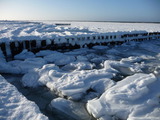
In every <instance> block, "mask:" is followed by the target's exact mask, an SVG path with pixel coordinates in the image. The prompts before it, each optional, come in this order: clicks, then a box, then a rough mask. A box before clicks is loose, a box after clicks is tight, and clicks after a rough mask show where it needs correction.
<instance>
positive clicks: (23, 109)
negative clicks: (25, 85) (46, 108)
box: [0, 75, 48, 120]
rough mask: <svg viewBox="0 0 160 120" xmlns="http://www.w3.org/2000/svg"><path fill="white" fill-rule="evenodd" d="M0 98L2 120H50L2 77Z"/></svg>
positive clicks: (0, 79)
mask: <svg viewBox="0 0 160 120" xmlns="http://www.w3.org/2000/svg"><path fill="white" fill-rule="evenodd" d="M0 96H1V97H0V119H1V120H48V118H47V117H46V116H44V115H43V114H42V113H41V112H40V110H39V108H38V106H37V105H36V104H35V103H34V102H31V101H29V100H27V99H26V98H25V97H24V96H23V95H22V94H21V93H19V92H18V90H17V89H16V88H15V87H14V86H13V85H11V84H10V83H8V82H7V81H6V80H5V79H4V78H3V77H2V76H1V75H0Z"/></svg>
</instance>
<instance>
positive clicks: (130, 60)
mask: <svg viewBox="0 0 160 120" xmlns="http://www.w3.org/2000/svg"><path fill="white" fill-rule="evenodd" d="M5 23H6V22H5V21H0V26H2V27H1V28H0V33H2V34H0V41H3V40H4V41H5V40H11V41H12V40H20V38H23V39H21V40H25V39H26V38H27V39H28V38H30V39H31V40H32V39H46V38H47V39H48V38H52V37H54V36H57V35H58V36H66V35H68V36H70V35H75V34H77V35H78V34H79V35H82V34H84V35H88V34H97V33H98V34H99V33H103V32H105V31H106V29H107V28H106V27H104V28H103V25H104V24H106V23H101V24H102V26H101V25H99V26H101V29H99V28H98V27H97V25H95V28H94V26H92V25H93V24H95V23H90V24H89V25H88V28H86V27H85V26H87V25H85V24H87V23H83V25H81V24H82V23H79V24H77V25H78V27H73V26H72V25H74V24H75V23H73V24H72V25H71V27H64V26H63V27H61V26H58V27H57V26H55V25H53V23H50V24H48V23H47V24H46V23H37V22H35V23H34V22H9V23H7V24H5ZM79 25H80V26H83V27H79ZM111 25H112V24H111ZM123 25H124V23H119V24H118V23H116V24H115V25H113V26H112V28H110V29H111V30H110V32H111V31H112V32H113V31H116V30H117V29H116V28H115V27H116V26H118V28H119V29H120V30H121V29H122V28H124V27H126V29H125V28H124V30H127V31H130V30H131V31H132V30H145V31H150V32H154V31H160V30H159V28H160V27H159V24H158V25H157V24H138V23H137V24H134V25H133V24H132V25H131V24H126V26H123ZM139 25H140V26H141V27H139V29H138V26H139ZM146 25H147V26H146ZM106 26H109V24H107V25H106ZM122 26H123V27H122ZM159 64H160V41H159V40H158V39H157V40H150V41H143V42H134V41H130V42H128V43H124V44H122V45H121V46H118V45H115V46H111V45H108V46H94V47H93V48H90V49H89V48H80V49H75V50H70V51H68V52H66V51H63V52H58V51H52V50H41V51H39V52H37V53H32V52H31V51H28V50H27V49H25V50H23V51H22V52H21V53H20V54H17V55H15V56H14V60H12V61H6V60H5V59H4V55H3V54H2V51H1V50H0V73H7V74H22V75H23V78H22V80H21V82H22V84H23V85H24V87H33V88H34V87H38V86H45V87H47V88H49V89H50V90H51V91H52V92H55V93H56V94H57V96H58V97H59V98H56V99H53V100H52V101H51V103H50V105H49V106H50V107H53V108H57V109H59V110H60V111H63V112H64V113H66V114H69V115H70V116H72V117H74V118H76V117H80V115H84V116H82V118H83V119H85V118H87V119H88V118H89V119H90V117H88V116H87V115H86V112H84V113H85V114H84V113H81V112H80V111H78V110H82V111H85V108H84V106H83V105H84V104H86V108H87V110H88V112H89V114H90V115H93V116H94V117H95V118H96V119H100V120H106V119H107V120H115V119H126V120H139V119H147V120H159V118H160V116H159V115H160V110H159V108H160V103H159V102H160V98H159V97H160V89H159V87H158V86H159V84H160V71H159V69H160V65H159ZM0 89H1V90H0V96H2V97H1V99H0V111H1V110H2V111H6V112H7V113H6V112H0V117H1V118H2V119H18V118H20V117H22V118H23V119H36V118H38V119H43V120H44V119H47V117H45V116H44V115H42V114H41V113H40V111H39V109H38V107H37V106H36V105H35V104H34V103H33V102H30V101H28V100H27V99H26V98H25V97H24V96H23V95H21V93H19V92H18V91H17V89H16V88H15V87H14V86H13V85H11V84H9V83H8V82H7V81H6V80H5V79H4V78H3V77H0ZM75 101H76V102H82V104H81V103H75ZM19 105H20V107H18V106H19ZM78 105H81V106H80V109H78ZM8 106H9V107H8ZM23 107H24V108H25V109H22V108H23ZM67 108H68V111H66V109H67ZM30 109H31V112H30V111H29V110H30ZM73 109H74V110H73ZM22 110H23V111H22ZM15 111H16V112H17V114H15V113H16V112H15ZM24 113H25V114H24ZM79 113H80V115H78V114H79ZM19 114H21V116H19ZM3 117H4V118H3ZM1 118H0V119H1ZM77 119H78V118H77ZM79 119H80V118H79Z"/></svg>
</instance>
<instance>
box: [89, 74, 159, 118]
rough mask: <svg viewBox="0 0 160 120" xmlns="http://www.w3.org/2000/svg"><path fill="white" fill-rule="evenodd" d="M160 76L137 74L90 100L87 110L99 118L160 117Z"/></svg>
mask: <svg viewBox="0 0 160 120" xmlns="http://www.w3.org/2000/svg"><path fill="white" fill-rule="evenodd" d="M157 84H160V80H159V79H157V78H156V77H155V76H154V75H153V74H142V73H139V74H135V75H133V76H129V77H127V78H125V79H123V80H122V81H120V82H118V83H117V84H116V85H115V86H113V87H111V88H109V89H108V90H106V91H105V93H103V94H102V96H101V97H100V98H99V99H94V100H91V101H89V102H88V103H87V110H88V112H89V113H90V114H92V115H93V116H94V117H95V118H97V119H101V120H106V119H107V120H112V116H114V117H115V118H119V119H125V120H138V119H149V120H158V119H159V118H160V114H159V113H160V111H159V105H160V104H159V101H160V99H159V96H160V92H159V91H160V88H159V87H158V85H157Z"/></svg>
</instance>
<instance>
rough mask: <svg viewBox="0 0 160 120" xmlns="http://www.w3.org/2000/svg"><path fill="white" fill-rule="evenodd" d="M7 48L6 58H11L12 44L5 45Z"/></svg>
mask: <svg viewBox="0 0 160 120" xmlns="http://www.w3.org/2000/svg"><path fill="white" fill-rule="evenodd" d="M5 48H6V57H11V56H12V53H11V49H10V42H6V43H5Z"/></svg>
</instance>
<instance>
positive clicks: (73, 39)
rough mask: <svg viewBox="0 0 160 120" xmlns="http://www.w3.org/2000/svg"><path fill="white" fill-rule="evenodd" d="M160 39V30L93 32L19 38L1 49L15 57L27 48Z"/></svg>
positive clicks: (35, 50) (69, 47) (68, 46)
mask: <svg viewBox="0 0 160 120" xmlns="http://www.w3.org/2000/svg"><path fill="white" fill-rule="evenodd" d="M156 39H160V32H142V31H141V32H138V31H137V32H121V33H119V32H117V33H116V32H115V33H106V34H104V33H103V34H92V35H81V36H66V37H55V38H53V39H46V40H23V41H21V40H19V41H11V42H0V49H1V50H2V52H3V54H4V56H5V57H6V58H7V57H12V58H13V57H14V56H15V55H16V54H18V53H20V52H22V50H24V49H27V50H28V51H32V52H34V53H36V52H38V51H40V50H46V49H49V50H57V49H76V48H82V47H89V48H91V47H93V46H94V45H108V44H110V45H115V44H122V43H124V42H129V41H145V40H156Z"/></svg>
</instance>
